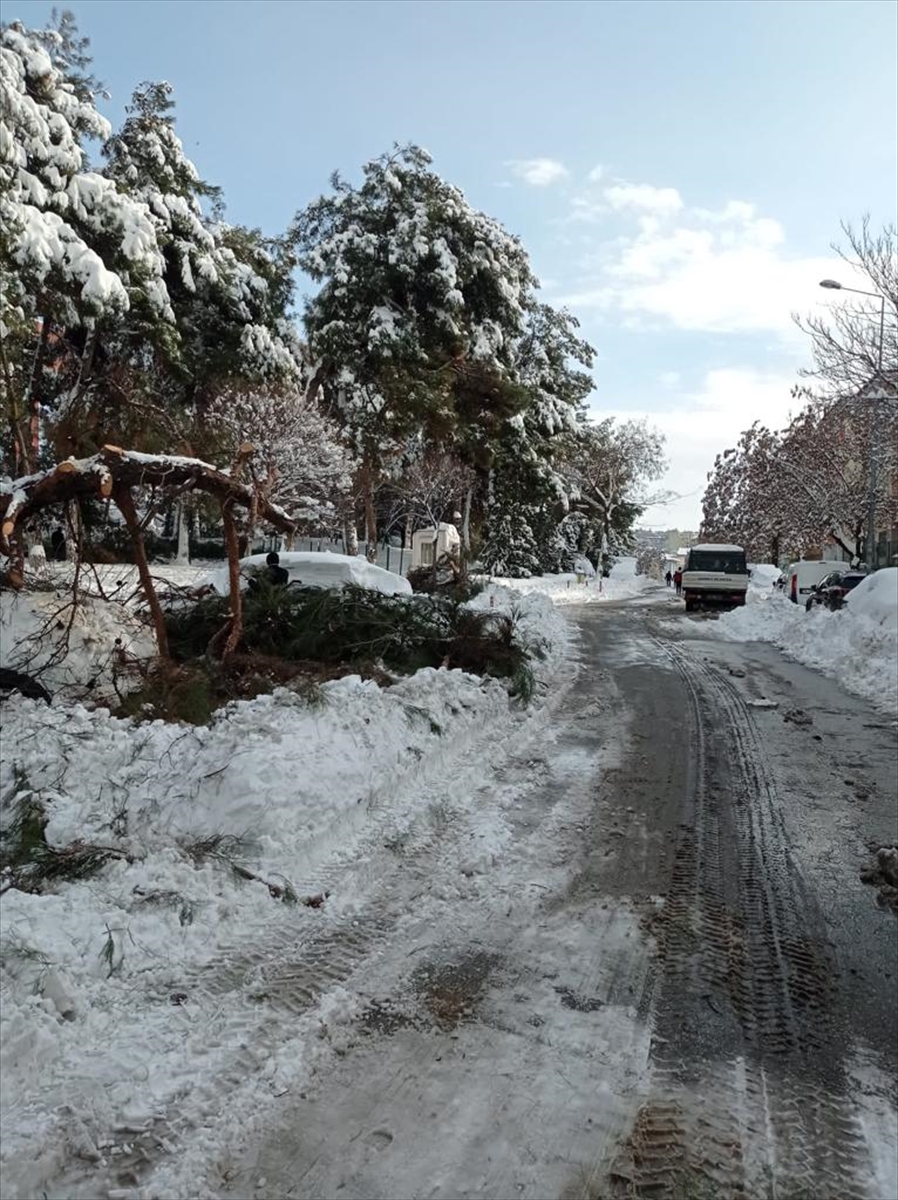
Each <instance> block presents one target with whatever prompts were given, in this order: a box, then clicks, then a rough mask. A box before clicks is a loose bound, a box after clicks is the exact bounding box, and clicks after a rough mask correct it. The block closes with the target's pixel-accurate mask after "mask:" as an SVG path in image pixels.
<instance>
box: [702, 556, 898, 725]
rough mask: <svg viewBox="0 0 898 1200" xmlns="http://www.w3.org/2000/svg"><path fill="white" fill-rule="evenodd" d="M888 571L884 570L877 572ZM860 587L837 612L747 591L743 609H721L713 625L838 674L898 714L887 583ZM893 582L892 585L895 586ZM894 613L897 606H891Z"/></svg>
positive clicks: (897, 632)
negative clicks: (807, 608) (858, 598)
mask: <svg viewBox="0 0 898 1200" xmlns="http://www.w3.org/2000/svg"><path fill="white" fill-rule="evenodd" d="M879 573H880V574H886V572H879ZM875 578H876V577H875V576H874V577H873V579H871V580H870V581H868V582H867V583H864V584H861V585H860V587H859V588H858V591H860V588H861V587H863V588H866V589H868V590H867V591H866V592H865V593H863V594H862V596H861V600H862V603H861V605H860V606H859V607H858V608H856V607H855V596H856V593H854V594H852V596H851V598H850V600H849V603H848V605H847V606H846V608H845V609H843V610H841V611H839V612H830V611H829V610H828V609H824V608H822V607H820V606H817V607H815V608H814V609H813V610H812V611H811V612H809V613H808V612H805V610H804V607H803V606H801V605H798V604H793V603H792V602H791V601H790V600H789V599H788V598H787V597H785V596H782V595H779V594H772V595H766V594H761V595H759V594H757V593H752V592H749V595H748V603H747V604H746V605H745V607H744V608H737V609H735V610H734V611H733V612H729V613H725V614H723V615H722V616H721V617H720V619H719V620H718V621H717V622H716V623H715V624H714V625H713V627H712V626H709V628H713V629H715V630H716V631H717V632H719V633H720V634H722V635H723V636H724V637H728V638H730V639H732V640H733V641H737V642H755V641H758V642H772V643H773V644H774V645H776V646H779V647H780V648H781V649H782V650H784V651H785V652H786V654H788V655H789V657H790V658H794V659H796V660H797V661H798V662H801V663H805V664H806V665H807V666H809V667H816V668H817V669H818V670H821V671H823V672H824V673H825V674H826V675H831V676H833V677H834V678H836V679H838V680H839V682H840V683H841V684H843V685H844V686H845V687H846V688H847V689H848V690H849V691H851V692H854V693H856V694H857V695H859V696H863V697H864V698H865V699H867V700H870V701H871V702H872V703H873V704H875V705H876V706H877V707H878V708H881V709H882V710H883V711H885V712H888V713H890V714H895V713H898V628H896V621H895V619H894V616H892V618H891V621H889V619H888V605H887V602H886V598H884V596H883V595H882V594H881V591H882V592H883V593H886V596H887V594H888V587H889V584H888V582H886V584H885V585H876V587H872V586H871V585H872V584H873V583H874V581H875ZM892 586H894V585H892ZM892 611H893V612H894V609H893V610H892Z"/></svg>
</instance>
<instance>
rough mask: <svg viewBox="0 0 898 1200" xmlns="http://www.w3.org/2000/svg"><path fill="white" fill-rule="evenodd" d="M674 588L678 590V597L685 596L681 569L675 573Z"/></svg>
mask: <svg viewBox="0 0 898 1200" xmlns="http://www.w3.org/2000/svg"><path fill="white" fill-rule="evenodd" d="M674 587H675V588H676V589H677V595H678V596H681V595H682V594H683V572H682V571H681V570H680V568H679V567H677V569H676V570H675V571H674Z"/></svg>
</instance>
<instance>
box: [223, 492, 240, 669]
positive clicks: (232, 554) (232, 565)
mask: <svg viewBox="0 0 898 1200" xmlns="http://www.w3.org/2000/svg"><path fill="white" fill-rule="evenodd" d="M221 519H222V523H223V524H224V539H225V549H226V550H227V552H228V594H229V596H230V601H231V624H230V629H229V630H228V637H227V641H226V642H225V647H224V652H223V654H222V658H223V659H224V660H225V661H227V659H229V658H230V657H231V655H232V654H233V653H234V651H235V650H236V649H237V647H238V645H239V644H240V639H241V638H242V637H243V594H242V593H241V591H240V543H239V539H238V537H237V523H236V522H235V520H234V503H233V501H232V500H226V501H225V502H224V504H222V506H221Z"/></svg>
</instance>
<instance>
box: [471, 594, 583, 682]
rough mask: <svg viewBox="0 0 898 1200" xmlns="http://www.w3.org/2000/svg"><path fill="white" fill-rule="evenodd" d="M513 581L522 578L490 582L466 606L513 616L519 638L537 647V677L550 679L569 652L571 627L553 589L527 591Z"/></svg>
mask: <svg viewBox="0 0 898 1200" xmlns="http://www.w3.org/2000/svg"><path fill="white" fill-rule="evenodd" d="M510 582H519V581H517V580H514V581H510V580H505V581H504V582H502V583H499V582H493V583H490V584H488V585H487V586H486V587H485V588H484V589H483V591H482V592H479V593H478V594H477V595H476V596H475V597H474V598H473V599H472V600H469V601H468V605H467V606H468V608H471V609H474V610H476V611H483V610H486V609H494V610H495V611H496V612H500V613H504V614H505V615H506V616H509V617H511V618H512V619H513V620H514V622H515V625H516V628H517V636H518V638H519V639H520V641H521V642H523V643H524V644H525V645H527V646H530V647H533V648H535V649H536V650H537V651H538V653H537V655H536V656H535V660H534V663H533V668H534V675H535V677H536V679H537V681H538V682H547V681H548V680H549V679H550V678H551V677H552V676H554V674H555V672H556V671H557V670H558V668H559V667H560V665H561V663H562V661H563V660H564V658H565V655H566V654H567V650H568V647H569V644H570V640H571V637H572V627H571V626H570V625H569V624H568V622H567V621H565V619H564V618H563V617H562V616H561V615H560V614H559V613H558V612H557V611H556V609H555V604H556V603H558V601H557V600H555V597H554V596H553V595H552V593H551V592H546V591H543V590H541V589H534V590H533V591H530V592H526V591H522V590H521V589H518V588H512V587H509V586H508V584H509V583H510ZM520 582H525V581H520ZM540 655H542V656H543V657H540Z"/></svg>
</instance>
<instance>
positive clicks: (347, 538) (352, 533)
mask: <svg viewBox="0 0 898 1200" xmlns="http://www.w3.org/2000/svg"><path fill="white" fill-rule="evenodd" d="M343 549H344V550H345V551H346V553H347V554H351V555H356V554H358V552H359V531H358V530H357V529H356V527H355V513H352V514H351V515H350V516H349V517H348V518H347V520H346V522H345V524H344V525H343Z"/></svg>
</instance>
